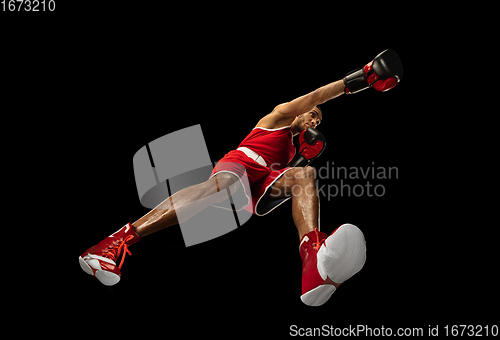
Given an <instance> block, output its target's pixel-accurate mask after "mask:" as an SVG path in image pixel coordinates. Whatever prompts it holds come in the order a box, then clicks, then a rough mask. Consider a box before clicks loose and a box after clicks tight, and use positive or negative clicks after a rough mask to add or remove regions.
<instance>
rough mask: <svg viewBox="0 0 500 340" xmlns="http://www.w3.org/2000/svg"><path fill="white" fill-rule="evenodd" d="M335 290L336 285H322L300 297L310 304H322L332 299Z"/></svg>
mask: <svg viewBox="0 0 500 340" xmlns="http://www.w3.org/2000/svg"><path fill="white" fill-rule="evenodd" d="M335 290H336V288H335V286H334V285H321V286H318V287H316V288H314V289H311V290H310V291H308V292H307V293H305V294H302V295H301V296H300V299H301V300H302V302H303V303H304V304H306V305H308V306H321V305H322V304H324V303H325V302H326V301H328V299H330V296H332V294H333V293H334V292H335Z"/></svg>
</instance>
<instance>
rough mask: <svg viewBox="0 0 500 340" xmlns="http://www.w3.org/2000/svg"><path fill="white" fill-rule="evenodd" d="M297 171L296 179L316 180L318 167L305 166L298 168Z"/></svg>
mask: <svg viewBox="0 0 500 340" xmlns="http://www.w3.org/2000/svg"><path fill="white" fill-rule="evenodd" d="M296 169H297V171H296V173H295V176H294V177H295V178H294V179H295V180H296V182H298V181H307V182H314V181H315V180H316V169H315V168H313V167H310V166H308V167H305V168H296ZM296 184H297V183H296Z"/></svg>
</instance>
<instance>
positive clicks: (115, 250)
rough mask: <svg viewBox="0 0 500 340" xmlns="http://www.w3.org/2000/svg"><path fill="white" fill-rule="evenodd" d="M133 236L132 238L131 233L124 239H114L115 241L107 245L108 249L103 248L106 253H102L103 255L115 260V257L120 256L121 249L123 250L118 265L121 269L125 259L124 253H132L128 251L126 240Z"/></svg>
mask: <svg viewBox="0 0 500 340" xmlns="http://www.w3.org/2000/svg"><path fill="white" fill-rule="evenodd" d="M133 238H134V236H133V235H128V236H127V237H125V238H124V239H120V240H116V241H115V242H113V243H112V244H111V245H110V246H109V248H108V249H106V250H104V252H105V253H106V254H104V257H107V258H108V259H111V260H113V261H115V259H116V258H117V257H118V256H120V253H121V251H122V250H124V252H123V256H122V260H121V262H120V265H119V266H118V269H122V265H123V261H124V260H125V255H126V254H129V255H132V253H131V252H130V250H128V244H127V241H129V240H131V239H133ZM120 241H121V242H120Z"/></svg>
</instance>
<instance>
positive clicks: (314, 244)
mask: <svg viewBox="0 0 500 340" xmlns="http://www.w3.org/2000/svg"><path fill="white" fill-rule="evenodd" d="M314 232H315V233H316V242H313V244H312V245H313V247H315V248H316V250H319V248H320V247H321V245H322V244H323V243H325V241H326V238H324V239H323V240H321V242H320V241H319V229H318V228H314Z"/></svg>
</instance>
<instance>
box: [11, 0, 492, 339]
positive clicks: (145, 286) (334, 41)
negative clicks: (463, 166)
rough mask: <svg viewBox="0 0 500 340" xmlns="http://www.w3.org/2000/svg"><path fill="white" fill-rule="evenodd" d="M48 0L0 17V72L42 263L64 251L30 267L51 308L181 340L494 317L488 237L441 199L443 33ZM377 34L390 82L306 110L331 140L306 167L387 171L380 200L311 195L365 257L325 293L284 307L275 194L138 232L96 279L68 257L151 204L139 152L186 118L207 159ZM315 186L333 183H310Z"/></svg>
mask: <svg viewBox="0 0 500 340" xmlns="http://www.w3.org/2000/svg"><path fill="white" fill-rule="evenodd" d="M65 6H69V4H63V3H62V2H61V1H58V2H57V10H56V12H54V13H37V14H34V13H23V14H18V13H14V14H13V13H2V19H3V18H6V19H5V20H3V23H4V24H5V25H6V32H10V33H9V34H8V35H6V42H5V44H6V46H8V48H6V50H8V51H9V57H10V59H8V58H7V59H5V60H4V68H5V69H8V70H11V71H13V74H14V76H13V77H8V78H6V81H5V83H6V84H7V85H8V88H9V89H10V90H11V92H12V95H14V93H17V95H18V96H14V97H12V98H11V99H12V100H13V101H14V102H15V103H16V106H15V108H16V109H15V110H16V112H17V115H18V117H19V115H20V116H21V119H23V118H22V117H24V116H23V115H28V114H29V118H30V119H29V122H30V124H29V128H30V129H31V128H33V129H34V130H35V131H36V133H34V135H35V136H37V137H36V140H37V143H40V149H39V151H37V152H34V153H33V158H34V159H35V158H36V159H37V160H39V162H40V163H39V164H43V167H42V169H40V170H39V176H38V178H39V180H38V181H37V186H36V190H35V189H33V190H34V191H35V192H36V193H40V191H43V192H45V194H44V197H47V198H46V199H41V201H43V202H41V205H42V207H41V208H42V209H43V211H44V214H43V216H44V218H43V220H44V222H43V224H44V226H45V228H46V229H45V230H47V232H49V233H50V235H51V239H52V242H51V243H50V244H51V246H50V247H51V248H52V250H51V254H58V255H57V257H56V258H52V260H51V261H53V262H54V263H57V262H60V261H62V262H63V263H64V268H59V269H57V270H53V269H51V270H47V271H45V272H46V274H48V277H46V278H45V279H44V282H46V283H47V284H48V286H49V287H50V288H47V291H48V289H50V292H51V293H50V294H47V293H46V294H44V295H43V297H44V298H46V297H47V296H48V295H49V296H50V297H49V300H50V301H51V302H50V303H57V305H58V306H60V311H61V312H62V313H63V315H65V316H67V315H70V316H71V317H72V319H73V320H76V322H77V323H78V324H80V326H81V325H83V326H82V327H83V328H86V327H89V328H92V327H101V326H102V327H108V328H111V329H113V331H118V330H124V329H128V330H130V331H134V330H135V329H139V330H140V331H142V332H146V333H147V332H149V331H151V332H154V331H156V330H157V329H160V330H164V331H165V332H166V334H171V335H173V334H178V332H179V331H180V332H184V333H186V334H189V335H198V336H199V335H206V336H209V335H214V334H215V335H219V336H235V335H236V334H243V335H244V334H255V335H263V334H266V335H268V334H269V335H275V336H279V337H285V336H287V335H288V333H289V327H290V325H298V326H299V327H321V326H322V325H325V324H326V325H333V326H334V327H345V326H348V325H358V324H366V325H370V326H372V327H380V326H382V325H384V326H385V327H393V328H396V327H423V328H424V330H425V332H427V327H428V326H429V325H436V324H440V325H445V324H492V323H493V318H492V316H491V315H490V312H491V310H493V309H494V308H493V307H494V306H496V304H497V303H498V293H496V292H495V290H493V286H494V283H493V280H494V278H493V274H494V268H496V267H495V266H494V263H495V262H496V255H495V256H493V255H492V248H491V247H489V245H488V241H490V242H491V240H490V238H491V237H492V236H493V235H489V233H491V231H490V229H489V228H488V225H485V226H484V227H483V226H479V227H478V226H476V225H473V224H471V223H470V222H469V221H468V220H466V219H465V218H464V219H462V217H463V216H464V214H465V211H464V210H463V207H462V206H461V205H459V204H458V205H457V204H455V203H453V202H452V201H451V199H456V198H457V196H459V195H460V190H457V185H458V186H459V187H460V185H459V183H460V182H456V178H455V177H453V170H452V169H451V168H450V166H451V165H453V164H454V163H455V162H456V158H455V156H456V155H455V151H454V150H450V147H449V144H448V142H447V141H448V137H447V135H446V133H447V130H446V129H445V130H443V129H442V124H443V123H445V124H446V121H447V117H448V116H447V114H448V113H447V112H446V111H444V110H443V107H444V104H443V100H442V97H440V95H444V94H443V92H442V91H439V90H438V89H436V83H437V82H439V80H432V79H433V76H432V74H433V72H434V69H435V68H439V67H440V65H442V61H443V59H445V54H444V53H447V52H451V50H448V49H447V46H444V48H443V46H439V47H440V48H441V49H440V50H439V52H437V51H436V52H433V55H432V58H431V57H430V56H429V53H428V50H429V49H430V48H433V44H435V43H436V39H435V38H436V35H437V36H439V35H440V33H439V32H437V33H436V32H434V34H433V35H429V33H427V34H425V33H423V32H422V30H421V29H419V28H421V27H422V26H421V25H422V20H423V19H422V18H418V20H417V19H416V18H413V17H414V16H413V14H414V13H413V14H411V13H406V14H405V15H407V16H408V17H409V18H407V19H406V20H401V18H398V16H399V15H400V13H398V9H394V11H395V12H394V13H392V12H387V11H383V12H380V11H375V13H374V12H373V9H369V8H367V9H364V10H361V9H358V8H350V9H346V10H338V9H337V8H335V9H330V8H322V7H321V6H318V7H317V8H310V7H307V6H306V7H307V8H306V7H304V8H294V9H293V11H289V10H290V8H288V7H289V5H287V8H281V9H280V10H279V11H273V10H271V9H270V8H264V7H262V8H261V7H258V6H257V5H255V6H253V7H252V8H248V7H244V6H242V7H241V8H240V7H238V8H227V7H225V6H217V5H214V4H207V5H205V6H203V8H200V7H198V6H196V7H195V8H190V9H184V8H169V7H167V6H166V5H163V6H164V7H158V8H156V9H155V8H145V7H144V6H145V5H140V4H139V3H134V4H132V3H130V4H127V3H123V4H121V6H120V7H113V6H114V5H113V6H111V5H110V7H109V8H108V7H106V8H103V7H102V6H103V5H102V4H100V5H96V6H97V7H93V8H92V7H91V5H89V4H86V5H85V7H83V5H82V7H81V8H79V7H78V6H76V7H78V8H75V7H71V8H69V7H65ZM72 6H74V5H72ZM98 6H101V7H98ZM148 6H153V5H148ZM154 6H156V5H154ZM111 7H112V8H111ZM311 7H312V6H311ZM285 9H286V10H285ZM395 13H397V15H396V14H395ZM21 18H22V19H21ZM396 18H398V19H396ZM410 19H411V20H410ZM425 20H429V21H432V20H433V16H432V14H429V15H428V16H427V17H426V19H425ZM21 22H22V23H23V24H22V25H21V24H20V23H21ZM360 22H363V24H360ZM386 48H392V49H394V50H396V51H397V53H398V54H399V56H400V57H401V59H402V61H403V65H404V78H403V81H402V82H401V83H400V84H398V85H397V86H396V88H395V89H393V90H391V91H389V92H386V93H378V92H376V91H374V90H372V89H368V90H365V91H363V92H361V93H359V94H356V95H352V96H345V95H344V96H341V97H340V98H337V99H335V100H332V101H330V102H327V103H325V104H323V105H322V106H321V107H322V110H323V115H324V117H323V122H322V124H321V126H320V127H319V130H320V131H321V132H323V134H324V135H325V136H326V138H327V141H328V147H327V149H326V151H325V152H324V153H323V155H322V156H321V158H320V159H318V160H316V162H315V163H314V165H315V166H316V167H319V166H323V165H325V164H326V162H329V163H328V164H330V162H331V161H333V162H335V166H346V167H350V166H356V167H363V168H366V167H368V166H371V165H372V162H374V165H375V166H376V167H378V166H382V167H385V168H388V167H397V168H398V178H397V179H390V180H389V179H387V180H376V181H374V182H373V184H375V185H376V184H382V185H384V187H385V195H384V196H383V197H334V198H332V199H330V200H328V198H325V197H322V198H321V216H320V217H321V230H322V231H325V232H326V233H330V232H332V231H333V230H334V229H335V228H337V227H338V226H339V225H341V224H343V223H353V224H355V225H357V226H358V227H360V228H361V230H362V231H363V233H364V234H365V238H366V242H367V262H366V264H365V266H364V268H363V270H362V271H361V272H359V273H358V274H357V275H355V276H354V277H353V278H352V279H351V280H349V281H347V282H346V283H345V284H343V285H342V286H341V287H340V288H339V289H338V291H337V292H335V294H334V295H333V296H332V298H331V299H330V301H328V302H327V303H326V304H325V305H323V306H321V307H316V308H314V307H307V306H305V305H304V304H302V302H301V301H300V294H301V287H300V285H301V260H300V256H299V253H298V241H299V240H298V237H297V231H296V229H295V226H294V224H293V220H292V217H291V204H290V202H288V203H286V204H285V205H283V206H282V207H280V208H278V209H277V210H275V211H274V212H272V213H271V214H270V215H268V216H265V217H257V216H254V217H252V218H251V220H250V221H248V222H247V223H245V224H244V225H243V226H241V227H240V228H239V229H238V230H236V231H234V232H231V233H229V234H227V235H225V236H223V237H220V238H218V239H216V240H213V241H210V242H207V243H204V244H200V245H197V246H193V247H189V248H185V246H184V243H183V240H182V236H181V233H180V229H179V227H178V226H174V227H171V228H169V229H166V230H163V231H161V232H159V233H157V234H154V235H151V236H148V237H146V238H144V239H143V240H142V241H141V242H140V243H138V244H136V245H134V246H133V247H131V249H130V250H131V252H132V253H133V255H132V256H127V258H126V260H125V263H124V266H123V269H122V280H121V281H120V283H119V284H117V285H116V286H113V287H105V286H103V285H101V284H100V283H99V282H98V281H97V280H96V279H95V278H93V277H91V276H89V275H86V274H85V273H84V272H83V271H82V270H81V269H80V267H79V266H78V265H77V262H76V257H77V255H80V254H81V253H82V252H83V251H84V250H85V249H87V248H88V247H90V246H92V245H93V244H96V243H97V242H99V241H100V240H102V239H103V238H104V237H105V236H107V235H109V234H111V233H113V232H114V231H116V230H118V229H119V228H121V227H122V226H123V225H124V224H125V223H127V222H133V221H135V220H137V219H138V218H140V217H141V216H143V215H144V214H146V213H147V212H148V209H146V208H144V207H142V206H141V205H140V203H139V199H138V195H137V190H136V187H135V181H134V172H133V165H132V158H133V156H134V154H135V152H136V151H137V150H139V148H141V147H142V146H144V145H145V144H147V143H148V142H150V141H152V140H154V139H156V138H158V137H161V136H163V135H165V134H168V133H170V132H173V131H176V130H178V129H181V128H184V127H187V126H191V125H194V124H201V126H202V129H203V133H204V137H205V140H206V143H207V146H208V150H209V153H210V157H211V159H212V161H217V160H218V159H220V158H222V157H223V156H224V154H225V153H226V152H228V151H229V150H231V149H234V148H236V147H237V146H238V144H239V143H240V142H241V140H242V139H243V138H244V137H245V136H246V135H247V134H248V133H249V131H250V130H251V129H252V128H253V127H254V126H255V124H256V123H257V121H258V120H259V119H260V118H261V117H262V116H263V115H265V114H267V113H269V112H270V111H271V110H272V109H273V108H274V106H276V105H277V104H279V103H282V102H286V101H289V100H291V99H293V98H295V97H298V96H300V95H303V94H305V93H308V92H310V91H312V90H314V89H316V88H318V87H320V86H322V85H325V84H327V83H329V82H332V81H335V80H338V79H341V78H342V77H343V76H344V75H345V73H347V72H349V71H351V70H353V69H356V68H358V67H362V66H363V65H364V64H366V63H367V62H368V61H370V60H371V59H372V58H373V57H374V56H375V55H377V54H378V53H379V52H381V51H382V50H384V49H386ZM423 55H425V58H424V57H423ZM14 60H15V61H16V62H14ZM16 65H18V68H17V69H15V66H16ZM19 89H23V91H24V92H22V93H29V96H27V95H24V96H19V94H20V92H19ZM6 97H8V95H6ZM28 99H29V100H28ZM30 138H31V137H30ZM42 145H43V147H42ZM350 183H351V184H352V185H354V184H356V183H360V184H364V181H359V182H350ZM332 184H336V185H339V183H338V181H337V180H335V179H323V180H321V181H320V186H321V185H326V186H328V185H332ZM51 195H53V196H51ZM469 209H471V208H469ZM457 217H458V219H457ZM66 238H67V239H66ZM485 239H486V241H485ZM37 262H38V261H37ZM46 274H44V275H46ZM54 297H56V298H55V299H54ZM54 301H55V302H54ZM47 303H48V302H46V301H45V302H42V303H40V304H37V306H36V307H35V308H38V309H43V308H44V307H43V306H45V305H47ZM98 325H99V326H98ZM235 332H236V333H235ZM151 334H155V333H151Z"/></svg>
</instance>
